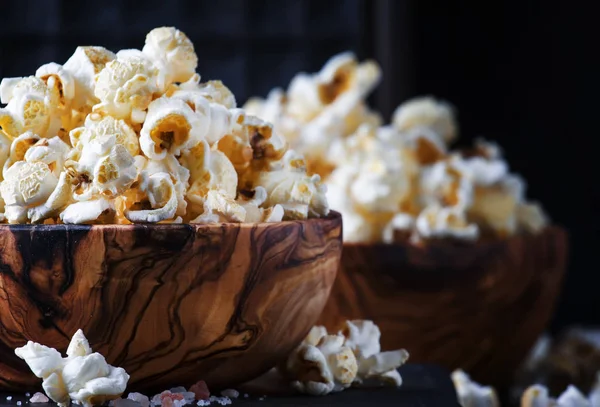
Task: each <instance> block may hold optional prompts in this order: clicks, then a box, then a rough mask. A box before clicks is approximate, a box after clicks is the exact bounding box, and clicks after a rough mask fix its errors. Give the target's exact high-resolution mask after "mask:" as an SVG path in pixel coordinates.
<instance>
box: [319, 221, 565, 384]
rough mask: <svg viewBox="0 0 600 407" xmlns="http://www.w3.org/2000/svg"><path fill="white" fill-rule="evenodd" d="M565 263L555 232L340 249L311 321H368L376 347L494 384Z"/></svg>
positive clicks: (542, 310) (529, 338) (528, 338)
mask: <svg viewBox="0 0 600 407" xmlns="http://www.w3.org/2000/svg"><path fill="white" fill-rule="evenodd" d="M566 260H567V234H566V232H565V231H564V230H563V229H561V228H558V227H550V228H548V229H547V230H545V231H543V232H542V233H541V234H538V235H527V236H516V237H511V238H509V239H506V240H502V241H495V242H485V243H483V242H482V243H480V244H476V245H456V246H454V245H449V244H447V243H441V242H440V243H437V244H432V245H430V246H428V247H425V248H420V247H416V246H412V245H408V244H407V245H393V246H392V245H388V246H385V245H379V246H368V245H345V246H344V248H343V254H342V263H341V267H340V272H339V273H338V277H337V279H336V282H335V284H334V287H333V290H332V294H331V296H330V299H329V301H328V303H327V305H326V307H325V310H324V312H323V314H322V316H321V319H320V323H322V324H324V325H326V326H327V327H328V328H330V329H337V328H338V327H339V325H340V323H342V321H344V320H346V319H372V320H373V321H375V322H376V323H377V324H378V325H379V327H380V329H381V332H382V337H381V342H382V346H383V348H384V349H386V350H389V349H397V348H400V347H403V348H406V349H407V350H408V351H409V352H410V355H411V356H410V358H411V361H414V362H433V363H439V364H441V365H443V366H445V367H446V368H448V369H455V368H462V369H465V370H466V371H468V372H469V373H471V374H472V376H473V377H474V378H475V379H477V380H480V381H481V382H483V383H494V384H496V385H499V386H503V385H506V384H507V383H509V382H510V380H511V379H512V376H513V373H514V371H515V369H516V368H517V367H518V365H519V363H520V362H521V361H522V360H523V358H524V357H525V356H526V354H527V352H528V351H529V350H530V348H531V346H532V345H533V344H534V342H535V341H536V340H537V338H538V337H539V335H540V334H541V333H542V332H543V330H544V329H545V327H546V325H547V323H548V322H549V320H550V318H551V316H552V313H553V310H554V307H555V305H556V302H557V299H558V296H559V293H560V289H561V285H562V281H563V276H564V273H565V269H566Z"/></svg>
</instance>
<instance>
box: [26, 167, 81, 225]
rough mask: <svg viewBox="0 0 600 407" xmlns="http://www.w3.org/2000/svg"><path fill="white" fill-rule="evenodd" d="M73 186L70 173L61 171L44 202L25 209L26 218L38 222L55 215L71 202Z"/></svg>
mask: <svg viewBox="0 0 600 407" xmlns="http://www.w3.org/2000/svg"><path fill="white" fill-rule="evenodd" d="M72 192H73V188H72V180H71V179H70V175H69V174H68V173H67V172H66V171H63V172H62V173H61V174H60V175H59V177H58V183H57V184H56V187H55V188H54V191H52V193H51V194H50V196H49V197H48V199H47V200H46V202H44V203H43V204H42V205H39V206H34V207H32V208H29V209H28V210H27V218H28V219H29V220H30V221H31V222H32V223H39V222H42V221H44V220H45V219H48V218H51V217H54V216H56V215H57V214H58V213H59V212H60V211H61V210H62V209H63V208H65V207H66V206H67V205H68V204H69V203H70V202H71V196H72Z"/></svg>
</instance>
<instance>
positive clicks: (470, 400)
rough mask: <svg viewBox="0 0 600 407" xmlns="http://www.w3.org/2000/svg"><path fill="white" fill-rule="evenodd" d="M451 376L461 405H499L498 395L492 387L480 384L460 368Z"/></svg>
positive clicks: (466, 406)
mask: <svg viewBox="0 0 600 407" xmlns="http://www.w3.org/2000/svg"><path fill="white" fill-rule="evenodd" d="M451 378H452V382H453V383H454V387H455V388H456V393H457V394H458V402H459V403H460V405H461V406H462V407H499V406H500V402H499V400H498V395H497V394H496V391H495V390H494V388H493V387H489V386H481V385H480V384H479V383H476V382H474V381H472V380H471V378H470V377H469V375H467V374H466V373H465V372H464V371H462V370H460V369H457V370H455V371H454V372H452V375H451Z"/></svg>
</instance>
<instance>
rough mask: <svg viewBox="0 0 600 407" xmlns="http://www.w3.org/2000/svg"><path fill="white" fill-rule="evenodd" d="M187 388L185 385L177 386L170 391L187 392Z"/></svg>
mask: <svg viewBox="0 0 600 407" xmlns="http://www.w3.org/2000/svg"><path fill="white" fill-rule="evenodd" d="M186 391H187V390H186V388H185V387H183V386H177V387H173V388H172V389H171V390H170V392H171V393H185V392H186Z"/></svg>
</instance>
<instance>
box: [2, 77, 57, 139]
mask: <svg viewBox="0 0 600 407" xmlns="http://www.w3.org/2000/svg"><path fill="white" fill-rule="evenodd" d="M0 94H1V95H2V100H1V101H2V103H7V105H6V107H4V108H1V109H0V128H1V129H2V130H1V131H2V132H3V133H4V134H5V135H6V136H8V138H10V139H14V138H16V137H18V136H19V135H20V134H22V133H24V132H26V131H31V132H33V133H35V134H37V135H39V136H40V137H52V136H53V135H55V134H56V133H57V132H58V130H59V128H60V126H61V122H60V116H59V115H57V112H58V111H59V103H60V101H59V95H58V94H55V93H53V92H52V91H51V89H50V88H49V87H48V86H47V85H46V83H45V82H44V81H43V80H42V79H40V78H37V77H35V76H29V77H25V78H11V79H3V80H2V82H1V83H0Z"/></svg>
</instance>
